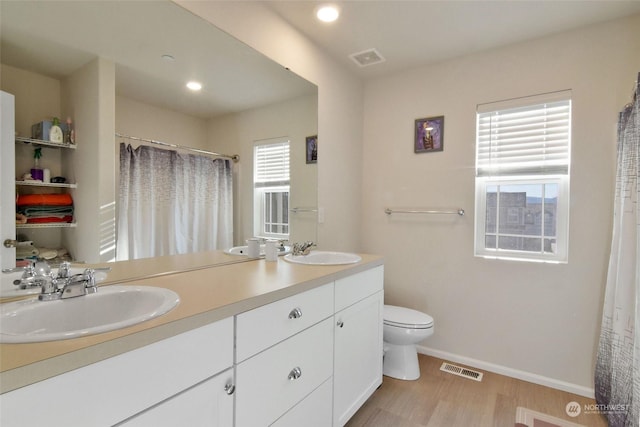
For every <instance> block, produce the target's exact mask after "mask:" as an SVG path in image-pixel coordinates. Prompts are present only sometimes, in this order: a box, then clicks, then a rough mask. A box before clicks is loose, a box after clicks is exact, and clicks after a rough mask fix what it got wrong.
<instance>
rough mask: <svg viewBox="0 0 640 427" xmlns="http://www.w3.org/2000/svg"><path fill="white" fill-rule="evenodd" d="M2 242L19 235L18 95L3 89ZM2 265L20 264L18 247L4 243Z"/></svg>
mask: <svg viewBox="0 0 640 427" xmlns="http://www.w3.org/2000/svg"><path fill="white" fill-rule="evenodd" d="M0 103H1V104H0V142H1V143H0V154H2V155H1V156H0V183H2V191H0V242H4V241H5V240H6V239H8V240H15V239H16V220H15V218H16V194H15V191H14V190H15V187H14V186H13V185H12V183H13V182H15V180H16V175H15V168H16V163H15V145H16V144H15V141H14V140H15V137H16V135H15V112H14V103H15V101H14V97H13V95H11V94H10V93H7V92H0ZM0 255H1V256H0V267H2V268H13V267H15V266H16V249H15V248H13V247H10V248H7V247H5V246H4V245H3V246H0Z"/></svg>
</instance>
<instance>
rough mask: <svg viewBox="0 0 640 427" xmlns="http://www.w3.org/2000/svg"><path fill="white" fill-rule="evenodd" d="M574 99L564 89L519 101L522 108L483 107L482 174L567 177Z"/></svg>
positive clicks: (479, 152)
mask: <svg viewBox="0 0 640 427" xmlns="http://www.w3.org/2000/svg"><path fill="white" fill-rule="evenodd" d="M570 97H571V93H570V92H569V91H563V92H556V93H554V94H550V95H543V96H538V97H530V98H520V99H518V100H517V103H518V104H520V106H513V105H509V104H513V102H508V101H507V102H501V103H492V104H482V105H479V106H478V114H477V147H476V149H477V151H476V174H477V176H479V177H481V176H505V175H540V174H544V175H551V174H561V175H566V174H568V173H569V163H570V141H571V99H570ZM532 98H534V99H532ZM545 98H546V99H545ZM522 104H528V105H524V106H522Z"/></svg>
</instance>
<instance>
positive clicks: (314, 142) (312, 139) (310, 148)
mask: <svg viewBox="0 0 640 427" xmlns="http://www.w3.org/2000/svg"><path fill="white" fill-rule="evenodd" d="M306 142H307V164H311V163H317V162H318V135H313V136H308V137H307V138H306Z"/></svg>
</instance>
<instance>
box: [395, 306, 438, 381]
mask: <svg viewBox="0 0 640 427" xmlns="http://www.w3.org/2000/svg"><path fill="white" fill-rule="evenodd" d="M383 317H384V326H383V329H382V331H383V332H382V335H383V338H382V339H383V341H384V362H383V364H382V373H383V374H384V375H386V376H388V377H392V378H397V379H400V380H417V379H418V378H420V366H419V365H418V352H417V350H416V344H417V343H419V342H420V341H422V340H424V339H425V338H427V337H429V336H431V335H433V317H431V316H429V315H428V314H425V313H422V312H420V311H417V310H412V309H410V308H405V307H397V306H395V305H385V306H384V316H383Z"/></svg>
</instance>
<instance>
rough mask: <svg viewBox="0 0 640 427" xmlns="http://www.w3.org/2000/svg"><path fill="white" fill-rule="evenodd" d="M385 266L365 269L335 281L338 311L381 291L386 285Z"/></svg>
mask: <svg viewBox="0 0 640 427" xmlns="http://www.w3.org/2000/svg"><path fill="white" fill-rule="evenodd" d="M383 283H384V266H382V265H381V266H378V267H375V268H372V269H371V270H367V271H363V272H361V273H358V274H354V275H353V276H349V277H345V278H344V279H338V280H336V282H335V293H336V313H337V312H338V311H340V310H342V309H344V308H345V307H348V306H350V305H352V304H355V303H356V302H358V301H360V300H361V299H364V298H366V297H368V296H369V295H373V294H375V293H376V292H378V291H381V290H382V289H383V288H384V286H383Z"/></svg>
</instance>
